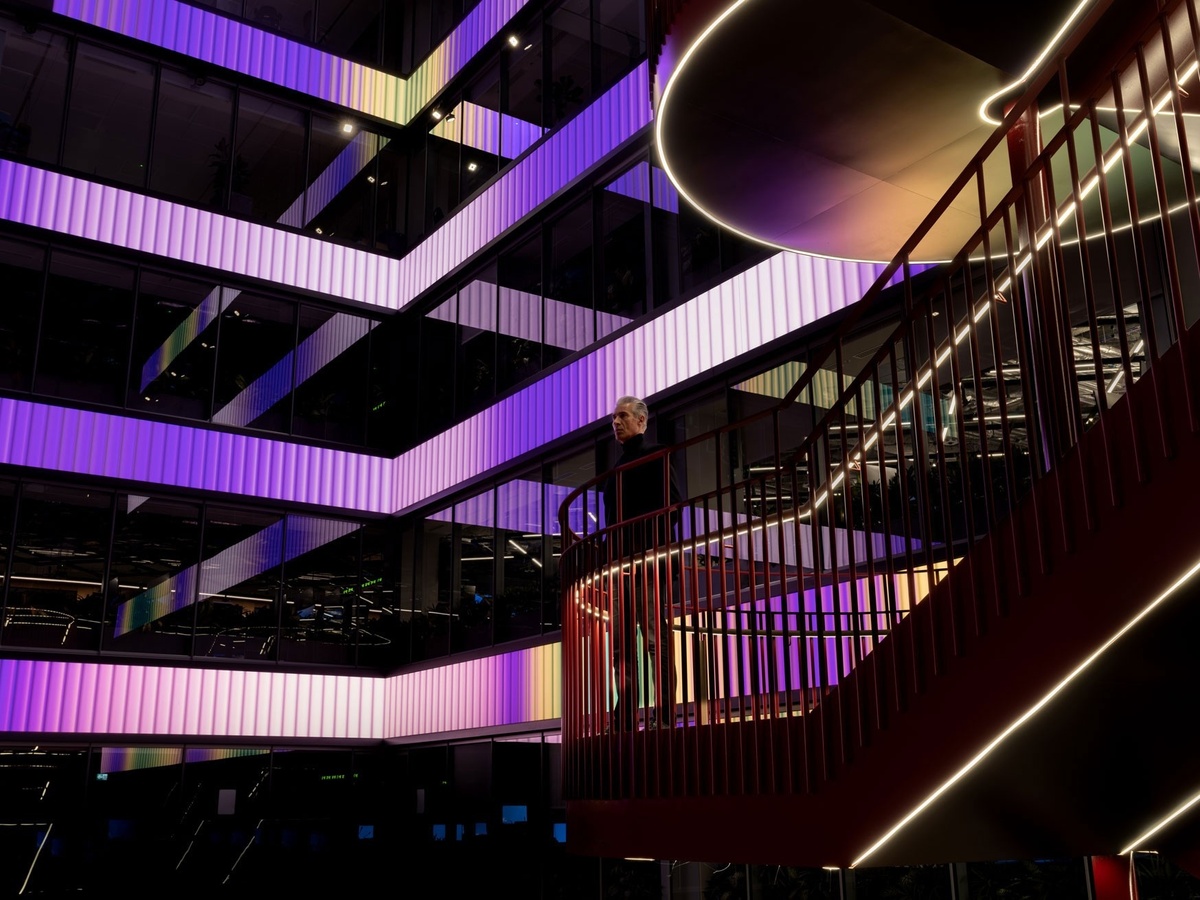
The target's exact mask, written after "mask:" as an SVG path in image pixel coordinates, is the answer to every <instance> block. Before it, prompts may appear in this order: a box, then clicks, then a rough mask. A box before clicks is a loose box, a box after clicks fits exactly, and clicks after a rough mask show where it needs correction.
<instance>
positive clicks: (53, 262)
mask: <svg viewBox="0 0 1200 900" xmlns="http://www.w3.org/2000/svg"><path fill="white" fill-rule="evenodd" d="M45 307H46V308H45V313H44V315H43V317H42V342H41V349H40V351H39V353H38V371H37V377H36V381H35V383H34V390H35V391H36V392H37V393H39V394H50V395H52V396H55V397H66V398H68V399H71V400H86V401H91V402H94V403H107V404H114V405H116V404H119V403H120V401H121V398H123V397H124V396H125V371H126V368H127V367H128V365H129V332H130V325H131V323H132V321H133V269H132V268H130V267H128V266H120V265H116V264H113V263H107V262H101V261H100V260H97V259H89V258H86V257H81V256H75V255H73V254H70V253H61V252H59V251H55V252H54V253H53V254H52V255H51V257H50V280H49V283H48V285H47V289H46V304H45Z"/></svg>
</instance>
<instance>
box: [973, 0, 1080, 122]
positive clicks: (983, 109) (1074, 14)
mask: <svg viewBox="0 0 1200 900" xmlns="http://www.w3.org/2000/svg"><path fill="white" fill-rule="evenodd" d="M1095 2H1096V0H1080V2H1079V3H1078V4H1077V5H1076V7H1075V8H1074V9H1073V10H1071V14H1070V15H1069V16H1067V19H1066V21H1065V22H1063V23H1062V25H1061V26H1059V29H1058V31H1057V32H1055V34H1054V37H1052V38H1050V41H1049V43H1047V44H1046V46H1045V47H1044V48H1042V52H1041V53H1039V54H1038V56H1037V59H1035V60H1034V61H1033V62H1032V63H1031V64H1030V66H1029V68H1028V69H1026V70H1025V74H1023V75H1022V76H1021V77H1020V78H1018V79H1017V80H1016V81H1012V82H1010V83H1008V84H1006V85H1005V86H1004V87H1002V88H1000V90H998V91H996V93H994V94H992V95H991V96H990V97H987V98H985V99H984V101H983V102H982V103H981V104H979V118H981V119H983V121H985V122H987V123H988V124H989V125H999V124H1000V120H999V119H993V118H992V117H991V116H989V115H988V114H987V109H988V107H989V106H991V104H992V103H993V102H994V101H995V100H997V99H999V98H1000V97H1003V96H1004V95H1005V94H1007V93H1009V92H1010V91H1012V90H1013V89H1014V88H1016V87H1019V86H1020V85H1022V84H1024V83H1025V82H1026V81H1028V80H1029V79H1030V78H1032V77H1033V76H1034V75H1036V74H1037V72H1038V69H1039V68H1041V65H1042V63H1044V62H1045V61H1046V58H1047V57H1049V55H1050V54H1051V52H1053V50H1054V48H1055V47H1057V46H1058V42H1059V41H1061V40H1062V39H1063V36H1064V35H1066V33H1067V31H1068V29H1070V27H1071V23H1072V22H1074V21H1075V20H1076V19H1078V18H1079V17H1080V16H1081V15H1082V14H1083V11H1084V10H1085V9H1087V8H1088V7H1089V6H1091V5H1092V4H1093V3H1095Z"/></svg>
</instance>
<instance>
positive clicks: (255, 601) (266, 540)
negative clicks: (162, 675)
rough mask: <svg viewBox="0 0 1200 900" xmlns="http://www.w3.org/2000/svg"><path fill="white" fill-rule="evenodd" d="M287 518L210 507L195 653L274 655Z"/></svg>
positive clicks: (263, 657) (266, 657)
mask: <svg viewBox="0 0 1200 900" xmlns="http://www.w3.org/2000/svg"><path fill="white" fill-rule="evenodd" d="M283 520H284V517H283V516H282V515H280V514H278V513H271V512H260V511H250V510H240V509H227V508H222V507H210V508H209V509H208V518H207V520H206V521H205V523H204V556H203V559H202V561H201V563H200V576H199V579H198V581H199V592H200V593H199V596H200V600H199V604H198V606H197V610H196V655H197V656H201V657H203V656H212V657H224V658H235V659H253V660H269V659H273V658H274V656H275V636H276V631H277V627H278V603H279V593H280V587H281V585H280V579H279V576H280V564H281V563H282V561H283Z"/></svg>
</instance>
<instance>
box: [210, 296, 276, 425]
mask: <svg viewBox="0 0 1200 900" xmlns="http://www.w3.org/2000/svg"><path fill="white" fill-rule="evenodd" d="M220 329H221V330H220V333H219V338H218V350H217V389H216V396H215V404H214V405H215V409H214V411H213V420H214V421H217V422H226V421H228V422H229V423H230V424H239V425H247V426H253V427H255V428H263V429H267V430H271V431H286V430H287V428H288V425H289V421H290V418H291V405H290V404H279V403H274V404H268V403H264V402H261V400H262V398H263V397H267V398H271V399H273V398H275V397H282V396H286V395H287V394H289V393H290V392H291V389H292V384H293V381H292V378H293V371H292V370H293V366H291V365H284V366H278V367H277V365H276V364H277V363H279V361H280V360H283V359H284V358H285V357H287V356H288V354H289V353H290V352H291V351H292V349H293V348H294V347H295V341H296V306H295V304H294V303H290V302H287V301H285V300H276V299H274V298H268V297H262V296H258V295H255V294H249V293H243V294H241V295H240V296H238V297H237V299H236V300H234V301H233V302H232V303H230V304H229V308H228V309H226V310H225V312H224V313H223V314H222V315H221V321H220ZM268 372H270V375H271V377H270V378H269V379H268V380H267V381H265V382H260V381H259V379H260V377H261V376H263V375H265V374H267V373H268Z"/></svg>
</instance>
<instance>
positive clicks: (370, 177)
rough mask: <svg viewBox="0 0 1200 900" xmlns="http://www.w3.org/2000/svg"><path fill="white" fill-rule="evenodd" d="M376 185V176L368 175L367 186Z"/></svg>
mask: <svg viewBox="0 0 1200 900" xmlns="http://www.w3.org/2000/svg"><path fill="white" fill-rule="evenodd" d="M374 183H375V176H374V175H368V176H367V184H374Z"/></svg>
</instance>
